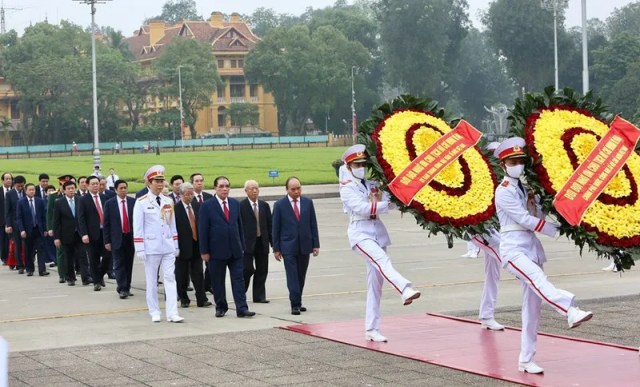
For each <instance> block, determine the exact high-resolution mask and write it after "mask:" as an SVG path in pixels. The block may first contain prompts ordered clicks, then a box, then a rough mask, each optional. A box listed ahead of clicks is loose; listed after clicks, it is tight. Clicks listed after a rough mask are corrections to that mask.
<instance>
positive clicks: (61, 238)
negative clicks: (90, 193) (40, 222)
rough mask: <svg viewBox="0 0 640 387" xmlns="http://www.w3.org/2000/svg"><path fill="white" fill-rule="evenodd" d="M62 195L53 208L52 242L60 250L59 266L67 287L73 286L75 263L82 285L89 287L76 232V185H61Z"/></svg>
mask: <svg viewBox="0 0 640 387" xmlns="http://www.w3.org/2000/svg"><path fill="white" fill-rule="evenodd" d="M62 189H63V190H64V195H63V196H62V197H61V198H59V199H58V200H56V202H55V204H54V207H53V242H54V243H55V245H56V247H58V248H60V249H61V250H62V259H61V262H60V264H59V266H61V267H62V266H64V268H65V272H66V273H67V278H66V280H67V285H69V286H75V284H76V271H75V263H76V262H78V263H79V264H80V272H81V276H82V284H83V285H89V283H90V282H89V267H88V265H87V258H86V252H85V249H84V245H83V244H82V239H81V238H80V233H79V231H78V212H79V211H80V210H79V208H80V204H79V198H78V197H77V196H76V183H75V182H74V181H72V180H69V181H67V182H66V183H64V184H63V185H62Z"/></svg>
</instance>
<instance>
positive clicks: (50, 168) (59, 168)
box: [0, 147, 344, 192]
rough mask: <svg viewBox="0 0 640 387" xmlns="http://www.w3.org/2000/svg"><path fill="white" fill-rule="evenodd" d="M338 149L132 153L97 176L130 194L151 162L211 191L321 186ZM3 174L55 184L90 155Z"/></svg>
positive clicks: (23, 162)
mask: <svg viewBox="0 0 640 387" xmlns="http://www.w3.org/2000/svg"><path fill="white" fill-rule="evenodd" d="M343 151H344V148H343V147H337V148H297V149H295V148H293V149H253V150H236V151H226V150H225V151H208V152H207V151H205V152H177V153H172V152H166V153H162V154H161V155H159V156H158V155H156V154H135V155H110V154H109V155H102V156H101V162H102V173H103V174H107V173H109V168H114V169H115V171H116V174H117V175H118V176H119V177H120V178H121V179H125V180H127V181H128V182H129V191H130V192H133V191H137V190H139V189H141V188H142V186H143V185H142V181H143V174H144V172H145V171H146V170H147V169H148V168H149V167H150V166H152V165H154V164H162V165H164V167H165V168H166V177H167V180H168V179H169V178H170V177H171V176H172V175H176V174H180V175H182V176H183V177H184V178H185V179H188V178H189V176H190V175H191V174H192V173H193V172H200V173H202V174H203V175H204V176H205V185H206V188H207V189H210V188H212V185H213V179H214V178H215V177H216V176H219V175H225V176H227V177H228V178H229V179H230V180H231V186H232V187H241V186H242V185H243V184H244V181H245V180H247V179H255V180H257V181H258V182H259V183H260V185H262V186H274V185H284V182H285V180H286V179H287V177H289V176H291V175H295V176H297V177H299V178H300V179H301V180H302V182H303V184H324V183H335V182H336V181H337V178H336V174H335V170H334V169H333V167H332V166H331V162H332V161H333V160H335V159H338V158H340V156H342V152H343ZM0 165H1V166H2V167H1V168H2V171H3V172H4V171H8V172H11V173H12V174H13V176H16V175H23V176H25V178H26V179H27V182H33V183H37V180H38V175H39V174H40V173H42V172H45V173H48V174H49V176H50V177H51V179H52V180H51V182H52V183H54V185H56V186H57V180H56V177H57V176H60V175H64V174H71V175H74V176H75V177H76V178H77V177H78V176H82V175H88V174H91V173H92V172H93V158H92V157H91V156H75V157H72V156H67V157H53V158H33V159H15V160H11V159H10V160H0ZM273 169H277V170H278V172H279V177H277V178H275V179H274V180H273V181H272V179H271V178H270V177H268V173H269V170H273Z"/></svg>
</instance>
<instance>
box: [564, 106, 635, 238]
mask: <svg viewBox="0 0 640 387" xmlns="http://www.w3.org/2000/svg"><path fill="white" fill-rule="evenodd" d="M639 138H640V129H638V128H636V127H635V126H634V125H633V124H632V123H630V122H629V121H626V120H624V119H622V118H620V117H616V118H615V119H614V120H613V122H612V123H611V126H610V127H609V131H608V132H607V133H606V134H605V135H604V137H602V139H601V140H600V141H599V142H598V145H596V147H595V148H593V150H592V151H591V153H589V155H588V156H587V158H586V159H585V160H584V161H583V162H582V164H580V166H578V169H576V170H575V171H574V172H573V174H572V175H571V177H570V178H569V180H568V181H567V182H566V183H565V184H564V186H563V187H562V189H560V191H558V193H557V194H556V197H555V199H554V201H553V205H554V206H555V208H556V210H557V211H558V212H559V213H560V215H562V217H563V218H564V219H565V220H566V221H567V222H568V223H569V224H571V225H572V226H576V225H578V224H580V222H581V221H582V217H583V216H584V213H585V212H586V211H587V209H588V208H589V206H590V205H591V203H593V202H594V200H596V199H597V198H598V196H599V195H600V193H602V191H603V190H604V189H605V188H606V186H607V184H609V182H610V181H611V179H613V178H614V176H615V175H616V173H618V172H619V171H620V169H622V167H623V166H624V164H625V163H626V162H627V159H628V158H629V156H631V154H632V153H633V151H634V149H635V147H636V143H637V142H638V139H639Z"/></svg>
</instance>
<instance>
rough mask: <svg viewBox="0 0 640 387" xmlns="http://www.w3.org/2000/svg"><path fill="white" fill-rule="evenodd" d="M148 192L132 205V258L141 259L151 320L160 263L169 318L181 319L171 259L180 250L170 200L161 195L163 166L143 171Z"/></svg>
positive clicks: (155, 315) (156, 311)
mask: <svg viewBox="0 0 640 387" xmlns="http://www.w3.org/2000/svg"><path fill="white" fill-rule="evenodd" d="M144 176H145V181H146V182H148V183H149V192H148V193H147V194H146V195H143V196H141V197H140V198H138V200H136V204H135V206H134V207H133V243H134V246H135V251H136V258H138V259H139V260H141V261H143V262H144V272H145V276H146V282H147V292H146V293H147V307H148V308H149V314H150V315H151V321H152V322H160V306H159V305H158V269H159V268H160V267H162V273H163V276H164V290H165V295H166V303H167V305H166V316H167V321H169V322H176V323H177V322H182V321H183V320H184V318H182V317H180V315H178V301H177V300H178V293H177V290H176V277H175V261H176V257H177V256H178V255H179V254H180V252H179V249H178V232H177V231H176V218H175V214H174V212H173V201H172V200H171V199H170V198H168V197H166V196H164V195H162V189H163V187H164V167H163V166H162V165H154V166H153V167H151V168H149V169H148V170H147V172H146V173H145V175H144Z"/></svg>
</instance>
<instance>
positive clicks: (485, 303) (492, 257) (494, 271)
mask: <svg viewBox="0 0 640 387" xmlns="http://www.w3.org/2000/svg"><path fill="white" fill-rule="evenodd" d="M471 243H473V244H474V245H475V246H476V247H477V248H479V249H480V251H482V252H484V286H483V287H482V296H481V297H480V313H479V315H478V317H479V318H480V320H491V319H493V318H494V314H495V310H496V302H497V301H498V283H499V282H500V267H501V266H502V259H501V258H500V233H499V232H498V231H496V230H495V229H491V230H489V231H488V232H487V233H486V234H483V235H471Z"/></svg>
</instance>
